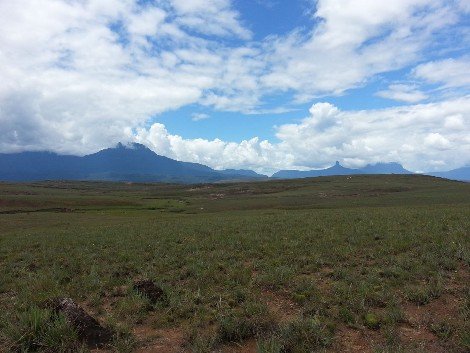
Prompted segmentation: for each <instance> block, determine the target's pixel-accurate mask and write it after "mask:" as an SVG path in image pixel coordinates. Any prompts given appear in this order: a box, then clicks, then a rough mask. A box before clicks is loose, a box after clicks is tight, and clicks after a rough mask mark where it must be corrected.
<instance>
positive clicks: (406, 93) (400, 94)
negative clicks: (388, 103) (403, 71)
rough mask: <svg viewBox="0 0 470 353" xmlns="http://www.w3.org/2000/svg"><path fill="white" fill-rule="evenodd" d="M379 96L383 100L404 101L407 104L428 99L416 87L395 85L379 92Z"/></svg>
mask: <svg viewBox="0 0 470 353" xmlns="http://www.w3.org/2000/svg"><path fill="white" fill-rule="evenodd" d="M376 95H377V96H379V97H382V98H388V99H393V100H397V101H403V102H407V103H416V102H420V101H422V100H424V99H426V98H427V97H428V96H427V95H426V94H424V93H423V92H421V91H420V90H418V89H417V88H416V86H414V85H405V84H394V85H390V86H388V89H387V90H384V91H379V92H377V93H376Z"/></svg>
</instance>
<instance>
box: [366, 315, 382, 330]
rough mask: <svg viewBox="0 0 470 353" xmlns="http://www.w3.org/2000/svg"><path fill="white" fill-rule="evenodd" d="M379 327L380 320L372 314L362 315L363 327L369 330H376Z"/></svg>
mask: <svg viewBox="0 0 470 353" xmlns="http://www.w3.org/2000/svg"><path fill="white" fill-rule="evenodd" d="M380 325H381V320H380V318H379V317H378V316H377V315H376V314H374V313H367V314H366V315H364V326H366V327H367V328H369V329H371V330H378V329H379V328H380Z"/></svg>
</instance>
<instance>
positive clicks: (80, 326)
mask: <svg viewBox="0 0 470 353" xmlns="http://www.w3.org/2000/svg"><path fill="white" fill-rule="evenodd" d="M45 306H46V307H47V308H48V309H50V310H52V311H53V312H54V313H56V314H62V315H63V316H64V317H65V319H66V320H67V321H68V323H69V324H70V325H71V326H72V327H73V328H74V329H75V330H76V331H77V333H78V337H79V338H80V340H82V341H84V342H86V344H87V345H89V346H92V347H102V346H103V345H105V344H107V343H109V342H110V341H111V340H112V338H113V333H112V331H111V330H110V329H108V328H105V327H103V326H101V325H100V323H99V322H98V321H97V320H96V319H95V318H93V317H92V316H90V315H89V314H88V313H87V312H86V311H85V310H83V308H82V307H81V306H80V305H78V304H77V303H75V302H74V301H73V300H72V299H70V298H55V299H52V300H49V301H48V302H47V303H46V305H45Z"/></svg>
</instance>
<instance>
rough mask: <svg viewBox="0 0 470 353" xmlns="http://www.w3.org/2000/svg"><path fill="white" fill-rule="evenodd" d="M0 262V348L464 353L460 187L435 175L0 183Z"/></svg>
mask: <svg viewBox="0 0 470 353" xmlns="http://www.w3.org/2000/svg"><path fill="white" fill-rule="evenodd" d="M0 266H1V273H2V274H1V276H0V351H2V352H3V351H5V352H9V351H13V352H34V351H39V352H88V351H90V350H91V351H94V352H162V353H165V352H174V353H176V352H244V353H248V352H258V353H280V352H286V353H287V352H292V353H300V352H317V351H318V352H384V353H385V352H390V353H392V352H423V353H424V352H462V353H463V352H469V351H470V286H469V284H470V267H469V266H470V184H465V183H459V182H452V181H447V180H443V179H438V178H432V177H426V176H398V175H396V176H393V175H392V176H352V177H346V176H344V177H321V178H314V179H302V180H289V181H267V182H258V183H236V184H208V185H163V184H124V183H93V182H83V183H80V182H40V183H30V184H8V183H0ZM138 279H151V280H153V281H155V283H157V284H158V285H159V286H161V288H163V290H164V292H165V296H164V299H163V300H161V301H159V302H157V303H156V304H151V303H150V301H149V299H148V298H146V297H145V296H142V295H141V294H139V293H138V292H136V291H135V290H133V286H132V284H133V281H135V280H138ZM55 297H70V298H72V299H73V300H74V301H76V302H77V303H79V304H80V305H81V306H82V307H83V308H85V310H86V311H87V312H88V313H90V314H91V315H92V316H94V317H95V318H97V319H98V320H99V321H100V323H102V324H103V325H105V326H107V327H109V328H111V329H112V330H113V332H114V339H113V341H112V342H111V343H110V344H109V345H108V346H106V347H103V348H100V349H95V348H90V347H87V346H86V345H84V344H82V343H81V341H80V338H79V334H78V333H77V332H76V331H75V329H74V328H73V327H71V326H70V324H69V323H68V322H67V320H65V319H64V317H63V316H61V315H54V314H52V313H51V312H50V310H49V309H47V308H45V307H44V303H45V302H46V301H47V300H49V299H51V298H55Z"/></svg>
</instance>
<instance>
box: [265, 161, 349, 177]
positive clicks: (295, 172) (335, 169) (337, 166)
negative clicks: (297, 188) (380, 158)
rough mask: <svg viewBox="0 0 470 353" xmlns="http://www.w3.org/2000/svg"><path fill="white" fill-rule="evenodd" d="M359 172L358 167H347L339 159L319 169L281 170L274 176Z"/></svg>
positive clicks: (312, 175) (309, 175)
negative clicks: (327, 166) (332, 164)
mask: <svg viewBox="0 0 470 353" xmlns="http://www.w3.org/2000/svg"><path fill="white" fill-rule="evenodd" d="M350 174H358V173H357V169H350V168H345V167H343V166H342V165H341V164H339V162H338V161H337V162H336V163H335V165H334V166H332V167H329V168H326V169H317V170H315V169H314V170H306V171H300V170H280V171H279V172H277V173H274V174H273V178H280V179H294V178H310V177H318V176H328V175H350Z"/></svg>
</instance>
